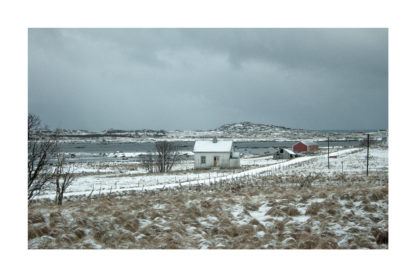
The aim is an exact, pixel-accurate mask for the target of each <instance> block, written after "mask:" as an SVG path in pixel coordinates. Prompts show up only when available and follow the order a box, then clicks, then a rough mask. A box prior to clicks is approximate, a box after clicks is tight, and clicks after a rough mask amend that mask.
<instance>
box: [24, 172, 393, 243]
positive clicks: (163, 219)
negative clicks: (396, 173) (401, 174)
mask: <svg viewBox="0 0 416 277" xmlns="http://www.w3.org/2000/svg"><path fill="white" fill-rule="evenodd" d="M303 178H305V177H303ZM331 178H332V177H331ZM337 178H340V177H339V176H338V177H337ZM317 180H318V181H319V180H323V181H324V182H325V183H326V182H331V180H330V178H327V177H325V176H320V175H317V174H316V175H314V182H316V181H317ZM356 180H358V183H357V184H354V185H345V186H339V185H333V186H332V185H328V186H317V187H315V186H306V187H303V188H299V186H294V187H293V186H284V184H285V182H286V181H287V182H288V183H289V184H295V182H293V181H301V178H299V177H297V176H279V178H275V176H262V177H261V178H259V179H258V180H251V179H249V178H243V179H241V180H238V182H237V181H235V182H231V183H219V184H213V185H211V186H195V187H186V188H182V189H178V190H164V191H148V192H141V193H129V194H124V195H115V194H113V195H110V196H105V197H104V196H101V197H98V196H93V197H92V199H91V200H88V199H76V200H73V201H67V202H65V203H64V204H63V206H62V207H61V208H57V207H56V206H55V205H54V204H53V202H51V201H35V202H34V203H33V205H31V206H30V207H29V214H28V239H29V248H82V249H84V248H97V247H99V248H145V249H178V248H182V249H183V248H201V247H206V248H227V249H260V248H268V249H270V248H284V249H292V248H296V249H316V248H318V249H336V248H350V249H354V248H387V247H388V228H387V222H388V215H387V210H386V208H385V207H386V205H384V203H387V200H388V188H387V185H388V183H387V180H388V179H387V178H384V177H379V178H373V179H370V178H369V179H368V180H370V181H371V182H373V181H374V183H375V184H373V183H365V182H364V181H365V180H366V178H364V177H357V176H353V175H350V176H348V175H346V176H345V182H346V183H349V184H353V183H354V182H355V181H356ZM363 180H364V181H363ZM314 199H321V200H322V199H324V201H322V202H316V201H314ZM309 203H310V204H309ZM376 203H377V205H376ZM299 205H300V206H299ZM235 207H239V208H238V210H237V211H239V212H238V215H237V214H235V212H232V211H233V210H235ZM260 207H262V209H260ZM264 207H267V209H264ZM299 207H303V208H299ZM262 210H263V211H264V218H263V219H261V218H255V217H253V216H252V214H258V213H260V212H261V211H262ZM357 213H359V216H358V215H357ZM301 215H302V216H305V217H306V221H304V222H298V221H296V220H295V219H296V217H298V219H299V218H303V217H299V216H301ZM340 231H344V232H346V234H345V235H343V234H342V232H340Z"/></svg>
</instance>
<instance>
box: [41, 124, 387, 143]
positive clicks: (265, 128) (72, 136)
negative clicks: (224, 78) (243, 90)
mask: <svg viewBox="0 0 416 277" xmlns="http://www.w3.org/2000/svg"><path fill="white" fill-rule="evenodd" d="M58 131H59V133H58V137H59V138H60V139H61V140H63V141H72V142H146V141H157V140H177V141H190V140H195V139H204V138H212V137H218V138H224V139H233V140H235V141H249V140H258V141H260V140H263V141H294V140H314V141H319V140H326V139H327V137H328V133H327V132H321V131H311V130H304V129H291V128H287V127H283V126H276V125H271V124H259V123H252V122H247V121H245V122H239V123H229V124H224V125H221V126H220V127H218V128H216V129H213V130H198V131H179V130H175V131H165V130H149V129H142V130H115V129H109V130H105V131H102V132H89V131H85V130H66V129H60V130H58ZM53 134H54V132H52V131H50V130H40V132H39V133H38V135H39V136H41V137H43V138H47V137H49V136H51V135H53ZM363 137H364V132H352V131H351V132H348V131H345V132H339V133H331V139H333V140H356V139H362V138H363ZM386 137H387V131H378V132H373V133H372V138H373V139H377V140H381V139H382V138H386Z"/></svg>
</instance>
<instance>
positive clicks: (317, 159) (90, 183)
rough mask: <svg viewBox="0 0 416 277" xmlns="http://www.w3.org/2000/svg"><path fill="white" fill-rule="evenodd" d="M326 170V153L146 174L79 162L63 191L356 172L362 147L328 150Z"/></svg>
mask: <svg viewBox="0 0 416 277" xmlns="http://www.w3.org/2000/svg"><path fill="white" fill-rule="evenodd" d="M330 156H334V157H336V158H330V169H329V170H328V166H327V163H328V159H327V154H321V155H319V156H306V157H300V158H296V159H292V160H273V159H272V156H262V157H254V158H243V159H241V165H242V168H241V169H238V170H215V171H193V170H192V169H193V161H189V160H188V161H182V162H181V163H179V164H178V165H177V166H176V167H175V168H174V170H175V171H172V172H169V173H164V174H162V173H153V174H147V173H146V171H145V169H144V168H143V167H140V166H139V164H137V163H134V162H124V163H116V162H115V163H102V164H95V163H86V164H85V163H83V164H75V165H74V172H76V173H79V174H78V176H77V177H76V178H75V180H74V182H73V184H72V185H71V186H70V187H69V189H68V190H67V192H66V194H65V195H66V197H70V196H74V195H89V194H91V193H92V194H105V193H110V192H111V193H116V192H123V191H128V190H139V191H142V190H152V189H161V188H173V187H178V186H188V185H197V184H205V185H207V184H210V183H214V182H223V181H227V180H234V179H238V178H244V177H247V176H255V175H260V176H261V175H267V174H282V173H286V174H299V175H302V174H308V172H310V171H313V172H315V173H317V172H323V173H326V174H336V173H342V172H345V173H348V172H359V171H363V170H365V167H366V151H365V149H362V148H361V149H359V148H349V149H344V150H336V151H335V152H331V153H330ZM387 169H388V158H387V148H384V149H381V148H377V149H372V150H371V153H370V170H371V171H377V170H387ZM54 196H55V193H54V190H53V188H51V189H50V190H49V191H45V192H44V194H42V195H40V196H39V197H40V198H53V197H54Z"/></svg>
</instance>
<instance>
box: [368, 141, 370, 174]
mask: <svg viewBox="0 0 416 277" xmlns="http://www.w3.org/2000/svg"><path fill="white" fill-rule="evenodd" d="M369 153H370V134H367V176H368V158H369Z"/></svg>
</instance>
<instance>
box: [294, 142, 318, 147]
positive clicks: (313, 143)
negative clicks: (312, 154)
mask: <svg viewBox="0 0 416 277" xmlns="http://www.w3.org/2000/svg"><path fill="white" fill-rule="evenodd" d="M299 142H301V143H303V144H305V145H307V146H311V145H318V144H317V143H316V142H313V141H299ZM299 142H297V143H295V144H298V143H299Z"/></svg>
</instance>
